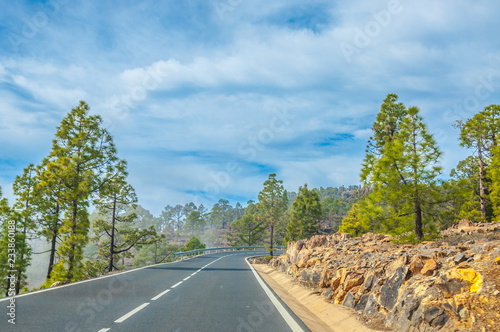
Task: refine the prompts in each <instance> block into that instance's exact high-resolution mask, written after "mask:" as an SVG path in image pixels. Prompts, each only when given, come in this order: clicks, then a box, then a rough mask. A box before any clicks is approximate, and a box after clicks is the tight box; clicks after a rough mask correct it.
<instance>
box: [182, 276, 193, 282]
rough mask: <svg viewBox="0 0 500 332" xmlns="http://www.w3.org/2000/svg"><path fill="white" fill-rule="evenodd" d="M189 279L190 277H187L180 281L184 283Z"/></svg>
mask: <svg viewBox="0 0 500 332" xmlns="http://www.w3.org/2000/svg"><path fill="white" fill-rule="evenodd" d="M189 278H191V276H187V277H186V278H184V279H182V280H183V281H186V280H188V279H189Z"/></svg>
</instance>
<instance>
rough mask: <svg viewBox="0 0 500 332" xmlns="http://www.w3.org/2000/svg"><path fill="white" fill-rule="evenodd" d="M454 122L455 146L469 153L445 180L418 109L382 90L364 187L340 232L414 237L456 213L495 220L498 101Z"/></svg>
mask: <svg viewBox="0 0 500 332" xmlns="http://www.w3.org/2000/svg"><path fill="white" fill-rule="evenodd" d="M454 127H455V128H456V129H458V130H459V133H458V135H457V136H458V141H459V144H460V146H462V147H465V148H467V149H469V150H470V152H471V154H470V155H469V156H468V157H466V158H465V159H464V160H462V161H460V162H459V163H458V165H457V166H456V167H455V168H454V169H453V170H452V171H451V173H450V177H449V179H447V180H444V179H442V178H441V175H442V168H441V166H440V158H441V155H442V152H441V150H440V149H439V147H438V145H437V143H436V141H435V139H434V137H433V135H432V134H431V133H430V132H429V130H428V128H427V125H426V124H425V122H424V119H423V117H422V116H421V115H420V110H419V108H418V107H415V106H412V107H407V106H406V105H404V104H403V103H400V102H398V96H397V95H396V94H389V95H388V96H387V97H386V98H385V100H384V102H383V103H382V105H381V108H380V111H379V113H378V114H377V117H376V119H375V122H374V123H373V126H372V132H373V135H372V136H371V137H370V139H369V141H368V145H367V149H366V155H365V158H364V162H363V165H362V171H361V181H362V183H363V185H364V186H365V187H367V188H369V190H370V194H369V195H368V196H367V197H366V198H364V199H363V200H361V201H359V202H358V203H356V204H354V205H353V207H352V209H351V210H350V211H349V213H348V216H347V217H346V218H345V219H344V220H343V222H342V225H341V227H340V231H343V232H348V233H351V234H353V235H360V234H363V233H366V232H381V233H387V234H393V235H397V236H398V237H399V238H400V239H402V240H407V241H421V240H423V239H425V238H429V239H432V238H435V237H436V236H437V235H438V234H439V231H440V230H442V229H444V228H447V227H449V226H450V225H451V224H453V223H454V222H456V221H458V220H460V219H469V220H472V221H475V222H490V221H493V220H497V221H498V220H499V219H500V171H499V169H500V168H499V165H500V147H499V141H498V135H499V132H500V105H489V106H487V107H485V108H484V109H483V110H482V111H480V112H478V113H477V114H475V115H474V116H473V117H472V118H470V119H468V120H467V121H465V122H463V121H457V123H456V124H455V125H454ZM450 129H451V128H450Z"/></svg>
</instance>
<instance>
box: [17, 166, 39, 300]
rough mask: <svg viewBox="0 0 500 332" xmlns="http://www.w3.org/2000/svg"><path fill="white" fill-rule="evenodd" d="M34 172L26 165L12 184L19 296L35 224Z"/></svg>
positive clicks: (28, 259)
mask: <svg viewBox="0 0 500 332" xmlns="http://www.w3.org/2000/svg"><path fill="white" fill-rule="evenodd" d="M35 174H36V171H35V166H34V165H33V164H30V165H28V167H26V168H25V169H24V171H23V175H21V176H17V177H16V179H15V181H14V184H13V186H12V187H13V191H14V195H16V196H17V199H16V202H15V204H14V209H15V213H14V214H13V215H12V218H13V220H14V221H15V223H16V233H17V234H16V270H17V276H16V294H19V292H20V291H21V289H22V287H24V286H26V285H27V282H26V279H27V276H26V269H27V268H28V266H29V264H30V261H31V254H32V249H31V247H30V245H29V240H30V238H31V235H32V232H33V231H34V229H35V227H36V224H35V218H36V215H35V213H36V210H35V204H34V202H35V201H36V196H35V185H36V177H35Z"/></svg>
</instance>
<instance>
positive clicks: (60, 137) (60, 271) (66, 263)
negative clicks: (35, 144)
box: [47, 101, 117, 281]
mask: <svg viewBox="0 0 500 332" xmlns="http://www.w3.org/2000/svg"><path fill="white" fill-rule="evenodd" d="M101 124H102V120H101V117H100V116H97V115H89V106H88V105H87V104H86V103H85V102H84V101H81V102H80V104H79V105H78V106H77V107H76V108H73V109H72V110H71V111H70V112H69V113H68V115H67V116H66V117H65V118H64V119H63V120H62V122H61V125H60V126H59V127H58V128H57V132H56V137H55V139H54V140H53V143H52V151H51V153H50V154H49V156H48V158H47V161H48V163H50V164H51V167H50V169H51V170H54V171H56V174H55V176H57V177H58V178H59V179H60V180H61V184H62V186H61V188H59V189H60V190H61V193H62V195H61V201H62V203H63V204H62V205H63V206H64V208H65V211H64V215H63V219H62V225H61V227H60V228H59V233H60V235H61V238H62V242H61V244H60V246H59V247H58V256H59V257H60V261H59V263H58V264H57V267H54V270H53V271H52V272H53V273H52V274H51V278H52V279H53V281H55V280H78V279H79V278H81V277H82V276H83V274H82V259H83V248H84V247H85V245H86V244H87V243H88V241H89V237H88V233H89V228H90V222H89V219H88V212H87V208H88V206H89V204H90V200H91V196H92V195H93V194H95V193H96V192H97V191H98V190H99V188H100V187H102V186H103V185H104V184H105V183H106V182H107V181H109V180H110V179H107V178H106V177H105V175H106V174H109V173H111V170H110V169H111V168H112V167H113V165H114V164H115V163H116V161H117V157H116V148H115V146H114V143H113V140H112V137H111V135H110V134H109V133H108V132H107V130H106V129H104V128H102V126H101ZM54 274H55V275H54Z"/></svg>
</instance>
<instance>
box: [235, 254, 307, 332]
mask: <svg viewBox="0 0 500 332" xmlns="http://www.w3.org/2000/svg"><path fill="white" fill-rule="evenodd" d="M245 261H246V262H247V264H248V266H250V269H251V270H252V272H253V274H254V275H255V278H256V279H257V281H258V282H259V284H260V286H261V287H262V289H264V292H265V293H266V294H267V296H268V297H269V299H270V300H271V302H272V303H273V304H274V306H275V307H276V309H278V312H279V313H280V314H281V317H283V319H284V320H285V322H286V323H287V324H288V326H290V328H291V329H292V331H293V332H304V330H303V329H302V328H301V327H300V325H299V324H298V323H297V322H296V321H295V319H293V317H292V315H290V313H289V312H288V311H287V310H286V309H285V307H283V305H282V304H281V302H280V301H279V300H278V299H277V298H276V296H275V295H274V294H273V292H271V290H270V289H269V287H268V286H267V284H266V283H265V282H264V281H263V280H262V278H261V277H260V275H259V274H258V273H257V271H255V269H254V268H253V266H252V264H250V262H249V261H248V259H247V258H246V259H245Z"/></svg>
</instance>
